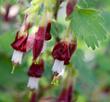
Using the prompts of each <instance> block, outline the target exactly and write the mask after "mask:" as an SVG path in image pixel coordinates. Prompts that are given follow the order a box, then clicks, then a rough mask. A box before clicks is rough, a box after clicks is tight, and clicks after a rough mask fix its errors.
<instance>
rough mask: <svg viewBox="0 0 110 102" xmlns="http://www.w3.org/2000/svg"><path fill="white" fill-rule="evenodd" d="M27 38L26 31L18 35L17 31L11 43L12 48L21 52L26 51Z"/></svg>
mask: <svg viewBox="0 0 110 102" xmlns="http://www.w3.org/2000/svg"><path fill="white" fill-rule="evenodd" d="M27 39H28V33H27V34H26V35H22V36H20V37H19V32H17V34H16V38H15V41H14V42H13V43H12V44H11V46H12V48H13V49H15V50H18V51H21V52H26V43H27Z"/></svg>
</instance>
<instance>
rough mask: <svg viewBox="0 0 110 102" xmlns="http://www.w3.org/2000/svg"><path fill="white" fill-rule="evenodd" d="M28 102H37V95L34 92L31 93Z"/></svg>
mask: <svg viewBox="0 0 110 102" xmlns="http://www.w3.org/2000/svg"><path fill="white" fill-rule="evenodd" d="M30 102H37V94H36V92H33V93H32V96H31V99H30Z"/></svg>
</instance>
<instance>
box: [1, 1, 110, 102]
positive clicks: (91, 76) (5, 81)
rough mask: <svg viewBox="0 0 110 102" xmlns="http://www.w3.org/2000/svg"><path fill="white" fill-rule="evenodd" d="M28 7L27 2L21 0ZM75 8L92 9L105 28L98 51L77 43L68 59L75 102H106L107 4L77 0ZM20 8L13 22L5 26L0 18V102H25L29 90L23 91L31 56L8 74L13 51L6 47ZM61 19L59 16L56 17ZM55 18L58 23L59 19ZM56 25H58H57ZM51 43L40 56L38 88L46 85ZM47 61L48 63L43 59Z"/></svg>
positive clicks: (109, 101) (109, 62) (109, 61)
mask: <svg viewBox="0 0 110 102" xmlns="http://www.w3.org/2000/svg"><path fill="white" fill-rule="evenodd" d="M25 2H26V3H28V1H27V0H25ZM6 4H12V5H15V4H17V3H16V0H5V1H4V0H0V7H3V6H4V5H6ZM78 5H79V6H81V7H85V8H88V7H89V8H96V9H98V10H100V11H101V14H102V15H103V17H104V20H105V21H104V22H105V27H106V29H107V31H108V37H107V39H106V40H105V41H104V42H103V43H101V44H100V47H99V48H97V49H95V50H92V49H91V48H88V47H87V45H86V44H85V43H84V42H82V41H78V49H77V51H76V53H75V54H74V56H73V58H72V63H74V66H75V68H76V69H77V70H78V77H77V81H76V85H75V92H76V93H75V95H74V96H73V97H76V98H77V101H76V102H110V97H109V96H110V37H109V36H110V0H79V4H78ZM23 10H24V7H23V6H22V7H21V9H20V11H19V15H18V16H17V17H16V20H15V21H12V22H5V21H4V20H3V17H2V14H0V102H28V99H29V97H28V95H29V90H28V89H27V88H26V85H27V81H28V76H27V70H28V67H29V65H30V64H31V59H32V55H31V54H32V53H31V52H29V53H27V54H25V56H24V58H23V64H22V65H21V66H18V67H17V68H16V70H15V73H14V74H11V73H10V72H11V69H12V63H11V56H12V53H13V49H12V48H11V46H10V44H11V42H12V41H13V40H14V37H15V32H16V31H17V29H18V28H19V25H20V24H21V22H22V19H20V18H22V16H23V12H22V11H23ZM60 17H61V16H60ZM60 17H59V20H61V18H60ZM59 22H60V21H59ZM53 43H54V40H53V39H52V40H51V41H49V44H48V48H47V51H46V52H47V53H46V54H44V59H45V63H46V69H45V73H44V77H43V78H42V80H41V86H43V87H45V86H46V85H48V84H49V83H50V79H51V67H52V64H53V60H52V58H51V57H48V51H50V50H51V48H52V46H53ZM46 57H48V59H46ZM60 89H61V88H60V87H59V86H58V87H55V88H52V89H48V93H47V92H44V93H43V94H44V96H57V94H58V93H59V91H60Z"/></svg>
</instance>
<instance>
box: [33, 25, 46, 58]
mask: <svg viewBox="0 0 110 102" xmlns="http://www.w3.org/2000/svg"><path fill="white" fill-rule="evenodd" d="M44 40H45V28H44V27H39V29H38V32H37V33H36V35H35V40H34V44H33V60H36V59H37V57H38V56H39V55H40V53H41V51H42V48H43V44H44Z"/></svg>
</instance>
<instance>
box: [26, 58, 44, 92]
mask: <svg viewBox="0 0 110 102" xmlns="http://www.w3.org/2000/svg"><path fill="white" fill-rule="evenodd" d="M43 72H44V61H43V60H42V59H40V60H39V62H38V63H34V62H33V63H32V65H31V66H30V68H29V71H28V76H29V81H28V85H27V87H29V88H30V89H36V90H37V89H38V84H39V79H40V78H41V77H42V74H43Z"/></svg>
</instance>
